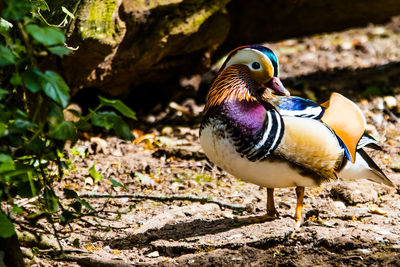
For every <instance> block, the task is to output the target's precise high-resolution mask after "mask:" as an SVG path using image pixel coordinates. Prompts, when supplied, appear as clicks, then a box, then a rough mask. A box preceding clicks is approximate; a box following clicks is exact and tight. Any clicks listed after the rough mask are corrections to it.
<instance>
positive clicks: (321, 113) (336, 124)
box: [272, 93, 379, 163]
mask: <svg viewBox="0 0 400 267" xmlns="http://www.w3.org/2000/svg"><path fill="white" fill-rule="evenodd" d="M272 102H273V104H274V105H275V106H276V108H277V110H278V111H279V113H280V114H281V115H282V116H292V117H301V118H311V119H315V120H321V121H323V122H324V123H325V124H326V125H327V126H329V128H330V129H332V130H333V132H334V133H335V134H336V135H337V137H338V139H339V143H340V145H341V146H342V148H343V149H344V150H345V155H346V157H347V159H349V160H350V161H351V162H352V163H354V162H355V157H356V151H357V149H360V148H362V147H364V146H370V147H373V148H375V149H379V146H378V144H377V142H376V141H375V140H374V139H373V138H372V137H371V136H369V135H368V134H366V133H365V126H366V122H365V118H364V115H363V114H362V112H361V110H360V109H359V108H358V107H357V105H356V104H355V103H353V102H352V101H351V100H349V99H347V98H346V97H344V96H342V95H341V94H338V93H333V94H332V95H331V97H330V98H329V100H328V101H327V102H325V103H323V104H322V105H319V104H318V103H315V102H314V101H311V100H308V99H304V98H301V97H275V98H274V99H273V101H272Z"/></svg>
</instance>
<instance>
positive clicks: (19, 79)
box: [10, 72, 22, 86]
mask: <svg viewBox="0 0 400 267" xmlns="http://www.w3.org/2000/svg"><path fill="white" fill-rule="evenodd" d="M21 82H22V77H21V75H19V74H18V73H16V72H15V73H14V74H13V75H12V76H11V79H10V83H11V84H12V85H14V86H18V85H20V84H21Z"/></svg>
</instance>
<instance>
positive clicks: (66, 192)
mask: <svg viewBox="0 0 400 267" xmlns="http://www.w3.org/2000/svg"><path fill="white" fill-rule="evenodd" d="M64 195H65V197H66V198H68V199H71V198H77V197H78V193H76V192H75V191H74V190H71V189H68V188H64Z"/></svg>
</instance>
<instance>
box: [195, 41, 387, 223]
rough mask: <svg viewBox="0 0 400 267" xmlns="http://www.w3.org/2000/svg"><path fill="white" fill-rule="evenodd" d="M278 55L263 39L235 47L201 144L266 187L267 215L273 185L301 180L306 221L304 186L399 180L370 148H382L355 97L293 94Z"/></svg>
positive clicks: (210, 100) (222, 163)
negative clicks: (369, 131)
mask: <svg viewBox="0 0 400 267" xmlns="http://www.w3.org/2000/svg"><path fill="white" fill-rule="evenodd" d="M278 67H279V64H278V59H277V56H276V55H275V54H274V52H273V51H272V50H271V49H269V48H267V47H264V46H258V45H250V46H242V47H239V48H236V49H235V50H233V51H231V52H230V53H229V54H228V56H227V58H226V60H225V62H224V63H223V65H222V67H221V69H220V70H219V72H218V76H217V78H216V79H215V81H214V82H213V84H212V86H211V89H210V90H209V92H208V94H207V102H206V105H205V108H204V111H205V115H204V117H203V120H202V123H201V126H200V143H201V146H202V148H203V150H204V152H205V154H206V155H207V157H208V158H209V159H210V160H211V161H212V162H214V163H215V164H216V165H217V166H219V167H220V168H222V169H223V170H225V171H226V172H228V173H230V174H232V175H233V176H235V177H237V178H239V179H242V180H244V181H247V182H250V183H254V184H257V185H259V186H262V187H266V188H267V215H265V216H270V217H271V218H278V216H279V214H278V212H277V210H276V209H275V205H274V197H273V193H274V188H282V187H295V191H296V195H297V205H296V210H295V215H294V219H295V222H296V227H298V226H300V223H301V220H302V216H301V211H302V207H303V197H304V188H305V187H309V186H318V185H320V184H321V183H323V182H327V181H331V180H335V179H337V178H342V179H344V180H346V179H350V180H356V179H362V178H365V179H369V180H372V181H374V182H377V183H381V184H385V185H387V186H391V187H393V184H392V182H391V181H390V180H389V179H388V178H387V176H386V175H385V174H384V173H383V172H382V170H381V169H380V168H379V167H378V166H377V165H376V164H375V163H374V162H373V160H372V159H371V158H370V157H369V156H368V155H367V153H366V152H365V151H364V150H363V147H365V146H370V147H372V148H375V149H380V147H379V145H378V144H377V142H376V141H375V140H374V139H373V138H372V137H371V136H369V135H368V134H366V133H365V126H366V121H365V118H364V116H363V114H362V112H361V110H360V109H359V108H358V107H357V105H356V104H355V103H353V102H352V101H350V100H349V99H347V98H345V97H344V96H342V95H340V94H338V93H333V94H332V95H331V97H330V99H329V100H328V101H327V102H325V103H323V104H321V105H319V104H317V103H315V102H313V101H311V100H307V99H304V98H300V97H295V96H290V93H289V91H288V90H287V89H286V88H285V87H284V86H283V84H282V82H281V81H280V80H279V78H278Z"/></svg>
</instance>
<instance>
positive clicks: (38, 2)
mask: <svg viewBox="0 0 400 267" xmlns="http://www.w3.org/2000/svg"><path fill="white" fill-rule="evenodd" d="M30 1H31V2H32V4H34V5H35V6H36V7H37V8H39V9H40V10H41V11H46V10H50V8H49V6H48V5H47V3H46V1H45V0H30Z"/></svg>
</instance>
